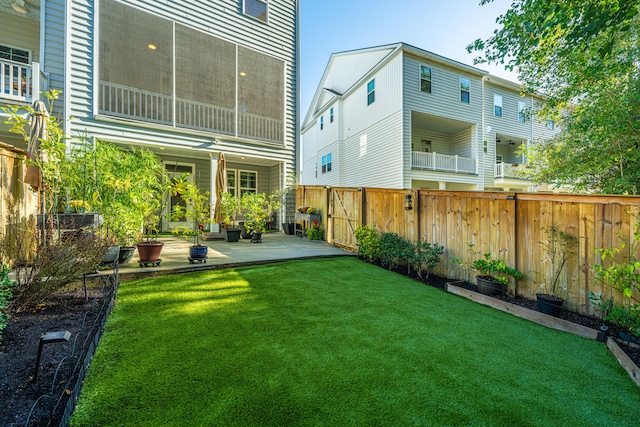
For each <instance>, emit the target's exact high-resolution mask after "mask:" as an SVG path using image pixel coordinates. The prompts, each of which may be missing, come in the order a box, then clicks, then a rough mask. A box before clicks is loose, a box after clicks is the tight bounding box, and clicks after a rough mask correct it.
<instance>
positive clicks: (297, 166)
mask: <svg viewBox="0 0 640 427" xmlns="http://www.w3.org/2000/svg"><path fill="white" fill-rule="evenodd" d="M295 37H296V42H295V55H296V59H295V70H296V80H295V84H296V91H295V93H296V95H295V100H294V102H295V104H296V105H295V108H294V109H293V110H294V111H295V113H294V114H295V118H294V120H295V126H294V129H295V131H294V132H295V134H294V136H293V137H294V152H293V155H294V163H293V165H294V172H295V176H296V182H295V184H299V183H300V174H301V171H302V161H301V157H302V156H301V155H300V154H301V137H300V132H301V129H300V126H301V123H300V0H296V35H295ZM285 175H286V172H285ZM284 179H285V180H286V176H285V178H284Z"/></svg>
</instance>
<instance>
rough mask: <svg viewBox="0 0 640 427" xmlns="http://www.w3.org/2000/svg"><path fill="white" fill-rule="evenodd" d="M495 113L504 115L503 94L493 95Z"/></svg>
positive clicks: (497, 115)
mask: <svg viewBox="0 0 640 427" xmlns="http://www.w3.org/2000/svg"><path fill="white" fill-rule="evenodd" d="M493 115H494V116H496V117H502V96H500V95H493Z"/></svg>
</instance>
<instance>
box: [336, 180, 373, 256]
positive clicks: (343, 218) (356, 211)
mask: <svg viewBox="0 0 640 427" xmlns="http://www.w3.org/2000/svg"><path fill="white" fill-rule="evenodd" d="M363 195H364V192H363V191H362V190H361V189H359V188H335V189H334V188H332V189H330V193H329V211H328V213H329V215H327V216H328V218H327V241H328V242H329V243H333V244H335V245H339V246H343V247H345V248H348V249H350V250H353V251H357V250H358V246H357V241H356V236H355V231H356V229H357V228H358V227H359V226H360V225H361V224H362V219H363V218H362V212H363V203H364V198H363Z"/></svg>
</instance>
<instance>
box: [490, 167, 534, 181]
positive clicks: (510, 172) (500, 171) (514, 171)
mask: <svg viewBox="0 0 640 427" xmlns="http://www.w3.org/2000/svg"><path fill="white" fill-rule="evenodd" d="M526 168H527V165H525V164H518V163H496V174H495V177H496V178H515V179H525V180H529V178H527V177H526V176H525V174H524V172H525V171H524V169H526Z"/></svg>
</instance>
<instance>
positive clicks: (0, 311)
mask: <svg viewBox="0 0 640 427" xmlns="http://www.w3.org/2000/svg"><path fill="white" fill-rule="evenodd" d="M10 272H11V269H10V268H8V267H7V266H5V265H3V264H0V344H2V330H3V329H4V328H5V327H6V326H7V320H9V313H8V312H7V309H8V307H9V300H10V299H11V297H12V296H13V288H14V287H15V285H16V284H15V282H14V281H13V280H11V279H9V273H10Z"/></svg>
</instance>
